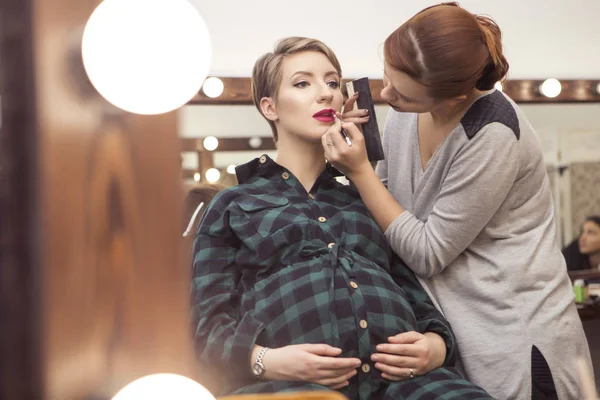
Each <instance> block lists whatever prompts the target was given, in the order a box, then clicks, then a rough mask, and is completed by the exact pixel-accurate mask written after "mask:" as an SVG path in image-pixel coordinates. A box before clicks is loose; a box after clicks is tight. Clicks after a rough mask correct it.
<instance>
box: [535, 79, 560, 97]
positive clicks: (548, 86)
mask: <svg viewBox="0 0 600 400" xmlns="http://www.w3.org/2000/svg"><path fill="white" fill-rule="evenodd" d="M561 90H562V85H561V84H560V82H559V81H558V79H555V78H550V79H546V80H545V81H544V83H542V85H541V86H540V92H541V93H542V94H543V95H544V96H546V97H549V98H554V97H556V96H558V95H559V94H560V92H561Z"/></svg>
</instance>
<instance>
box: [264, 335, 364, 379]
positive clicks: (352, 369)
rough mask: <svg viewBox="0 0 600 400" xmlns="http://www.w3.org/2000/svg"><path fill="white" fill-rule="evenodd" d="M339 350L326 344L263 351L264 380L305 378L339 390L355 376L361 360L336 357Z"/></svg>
mask: <svg viewBox="0 0 600 400" xmlns="http://www.w3.org/2000/svg"><path fill="white" fill-rule="evenodd" d="M341 352H342V350H341V349H339V348H336V347H332V346H329V345H327V344H296V345H290V346H285V347H280V348H277V349H272V350H270V351H268V352H267V353H265V356H264V359H263V364H264V366H265V369H266V371H265V376H264V377H265V379H267V380H283V381H304V382H311V383H316V384H319V385H323V386H327V387H330V388H332V389H341V388H343V387H344V386H347V385H348V380H349V379H350V378H352V377H353V376H354V375H356V373H357V371H356V369H357V368H358V367H359V366H360V365H361V363H360V359H358V358H348V357H344V358H342V357H339V355H340V354H341Z"/></svg>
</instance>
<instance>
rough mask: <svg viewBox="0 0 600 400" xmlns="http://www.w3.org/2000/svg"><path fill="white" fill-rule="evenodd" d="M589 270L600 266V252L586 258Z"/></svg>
mask: <svg viewBox="0 0 600 400" xmlns="http://www.w3.org/2000/svg"><path fill="white" fill-rule="evenodd" d="M588 261H589V262H590V268H591V269H597V268H598V267H599V266H600V251H597V252H595V253H592V254H590V255H589V256H588Z"/></svg>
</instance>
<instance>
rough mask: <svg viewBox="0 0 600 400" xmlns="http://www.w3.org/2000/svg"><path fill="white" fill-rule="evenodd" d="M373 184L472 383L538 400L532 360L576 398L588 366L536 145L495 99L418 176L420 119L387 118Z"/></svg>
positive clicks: (509, 105) (526, 127)
mask: <svg viewBox="0 0 600 400" xmlns="http://www.w3.org/2000/svg"><path fill="white" fill-rule="evenodd" d="M383 145H384V150H385V156H386V159H385V160H384V161H382V162H380V163H379V164H378V166H377V173H378V175H379V177H380V178H381V180H382V181H383V183H384V184H385V185H387V187H388V189H389V191H390V192H391V193H392V194H393V196H394V197H395V198H396V200H397V201H398V202H399V203H400V205H402V206H403V207H404V208H405V209H406V211H405V212H404V213H402V214H401V215H399V216H398V217H397V218H396V219H395V220H394V221H393V223H392V224H391V225H390V226H389V228H388V229H387V231H386V232H385V235H386V237H387V239H388V240H389V242H390V243H391V245H392V248H393V249H394V251H395V252H396V253H397V254H398V255H399V256H400V257H401V258H402V259H403V260H404V261H405V262H406V264H408V266H409V267H410V268H412V269H413V271H414V272H415V273H416V274H417V276H418V277H419V278H420V280H421V282H422V284H423V285H424V286H425V288H426V290H427V291H428V292H429V293H430V294H431V296H432V297H433V298H434V300H435V301H436V302H437V306H438V307H439V309H440V310H441V311H442V312H443V313H444V314H445V316H446V318H447V319H448V320H449V321H450V323H451V324H452V327H453V328H454V331H455V333H456V337H457V340H458V348H459V353H460V356H461V359H462V365H463V368H464V371H465V373H466V375H467V377H468V378H469V379H470V380H471V381H473V382H474V383H475V384H477V385H480V386H482V387H483V388H484V389H486V390H487V391H488V392H489V393H490V394H491V395H492V396H494V397H495V398H498V399H529V398H531V394H530V393H531V372H530V371H531V351H532V346H536V347H537V348H538V349H539V350H540V351H541V353H542V354H543V356H544V357H545V358H546V360H547V362H548V364H549V366H550V369H551V371H552V374H553V378H554V383H555V385H556V387H557V391H558V395H559V398H560V399H580V398H582V396H581V394H580V393H579V389H578V386H579V383H578V375H577V368H576V366H575V359H576V357H583V358H584V359H585V361H586V362H588V363H589V366H590V369H591V360H590V354H589V348H588V345H587V341H586V338H585V335H584V332H583V328H582V325H581V321H580V319H579V316H578V314H577V310H576V307H575V305H574V302H573V291H572V288H571V285H570V281H569V278H568V275H567V269H566V266H565V262H564V258H563V256H562V254H561V251H560V248H559V245H558V243H557V238H556V234H555V223H554V210H553V204H552V199H551V193H550V187H549V181H548V177H547V175H546V169H545V165H544V160H543V157H542V151H541V147H540V143H539V139H538V137H537V135H536V134H535V132H534V130H533V128H532V127H531V125H530V124H529V122H528V121H527V119H526V117H525V115H524V114H523V112H522V111H521V110H520V109H519V108H518V106H517V105H516V104H515V103H514V102H512V100H510V99H509V98H508V97H507V96H505V95H504V94H503V93H501V92H499V91H491V92H489V93H487V94H486V95H484V96H482V97H480V98H479V99H478V100H477V101H476V102H475V103H473V105H472V106H471V107H470V109H469V110H468V112H467V113H466V115H465V116H464V117H463V119H462V120H461V123H460V124H459V125H458V126H457V127H456V128H455V129H454V130H453V131H452V132H451V133H450V135H449V136H448V137H447V138H446V139H445V141H444V142H443V143H442V144H441V145H440V146H439V148H438V149H437V150H436V152H435V154H434V155H433V157H432V158H431V160H430V161H429V162H428V164H427V167H426V170H425V171H423V168H422V166H421V159H420V152H419V145H418V135H417V115H416V114H408V113H399V112H396V111H393V110H390V111H389V114H388V120H387V122H386V126H385V130H384V138H383Z"/></svg>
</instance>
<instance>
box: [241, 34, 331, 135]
mask: <svg viewBox="0 0 600 400" xmlns="http://www.w3.org/2000/svg"><path fill="white" fill-rule="evenodd" d="M303 51H316V52H319V53H322V54H324V55H325V56H326V57H327V59H328V60H329V61H330V62H331V64H332V65H333V67H334V68H335V70H336V71H337V73H338V74H339V75H340V78H341V76H342V67H341V66H340V62H339V61H338V59H337V57H336V55H335V53H334V52H333V50H331V49H330V48H329V47H327V45H325V44H324V43H323V42H321V41H320V40H317V39H310V38H305V37H295V36H293V37H287V38H284V39H281V40H280V41H279V42H277V44H276V45H275V49H274V51H273V52H272V53H267V54H264V55H262V56H261V57H260V58H259V59H258V60H256V63H255V64H254V68H253V69H252V80H251V87H252V99H253V101H254V105H255V106H256V108H257V109H258V111H259V112H260V114H261V115H262V116H263V117H265V115H264V114H263V112H262V110H261V108H260V100H261V99H262V98H263V97H271V98H272V99H273V101H275V102H276V101H277V93H278V91H279V85H280V84H281V75H282V70H281V65H282V63H283V60H284V59H285V57H286V56H288V55H290V54H295V53H300V52H303ZM265 119H266V120H267V122H268V123H269V125H270V126H271V131H272V132H273V140H275V143H277V139H278V137H277V128H276V127H275V123H274V122H273V121H270V120H269V119H267V118H266V117H265Z"/></svg>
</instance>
